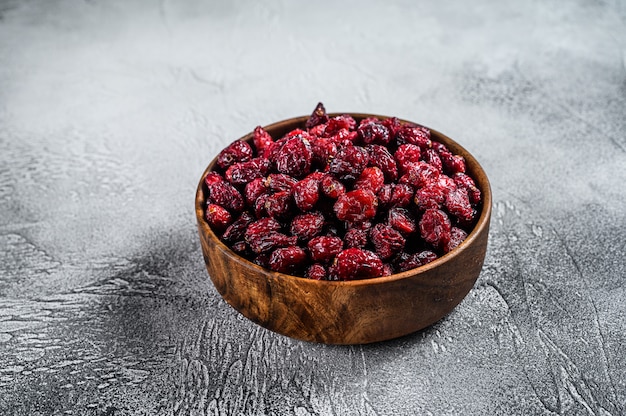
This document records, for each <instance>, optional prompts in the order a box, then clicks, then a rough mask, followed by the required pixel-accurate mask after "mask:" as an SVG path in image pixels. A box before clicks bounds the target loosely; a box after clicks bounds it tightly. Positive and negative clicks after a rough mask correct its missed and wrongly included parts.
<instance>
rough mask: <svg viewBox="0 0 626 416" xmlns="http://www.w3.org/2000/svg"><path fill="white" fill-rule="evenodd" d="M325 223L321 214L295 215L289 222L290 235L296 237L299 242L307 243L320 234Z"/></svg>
mask: <svg viewBox="0 0 626 416" xmlns="http://www.w3.org/2000/svg"><path fill="white" fill-rule="evenodd" d="M325 222H326V221H325V218H324V215H322V213H321V212H311V213H307V214H300V215H296V216H295V217H294V219H293V220H292V221H291V225H290V231H291V235H295V236H297V237H298V239H299V240H301V241H309V240H310V239H311V238H313V237H315V236H317V235H319V234H320V233H321V232H322V229H323V228H324V223H325Z"/></svg>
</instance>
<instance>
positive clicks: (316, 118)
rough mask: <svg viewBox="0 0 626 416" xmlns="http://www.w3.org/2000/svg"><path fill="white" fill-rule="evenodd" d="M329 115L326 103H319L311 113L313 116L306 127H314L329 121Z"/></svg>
mask: <svg viewBox="0 0 626 416" xmlns="http://www.w3.org/2000/svg"><path fill="white" fill-rule="evenodd" d="M328 119H329V117H328V115H327V114H326V108H324V104H322V103H318V104H317V106H316V107H315V110H313V112H312V113H311V116H310V117H309V118H308V119H307V121H306V124H305V127H306V128H307V129H310V128H313V127H315V126H318V125H320V124H325V123H327V122H328Z"/></svg>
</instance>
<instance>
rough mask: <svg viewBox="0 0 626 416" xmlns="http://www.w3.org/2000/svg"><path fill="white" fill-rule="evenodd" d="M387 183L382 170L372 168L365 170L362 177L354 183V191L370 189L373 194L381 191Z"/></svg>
mask: <svg viewBox="0 0 626 416" xmlns="http://www.w3.org/2000/svg"><path fill="white" fill-rule="evenodd" d="M384 183H385V175H384V174H383V171H382V170H380V168H378V167H376V166H371V167H368V168H365V169H363V172H361V175H360V176H359V178H358V179H357V180H356V182H355V183H354V189H369V190H370V191H372V192H373V193H377V192H378V191H380V188H382V186H383V185H384Z"/></svg>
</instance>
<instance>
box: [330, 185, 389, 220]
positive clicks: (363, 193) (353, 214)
mask: <svg viewBox="0 0 626 416" xmlns="http://www.w3.org/2000/svg"><path fill="white" fill-rule="evenodd" d="M377 206H378V200H377V199H376V195H374V193H373V192H372V191H370V190H369V189H357V190H354V191H350V192H346V193H345V194H343V195H341V196H340V197H339V198H338V199H337V202H335V205H334V206H333V210H334V211H335V215H336V216H337V218H338V219H339V221H346V222H350V223H358V222H363V221H366V220H369V219H372V218H374V217H375V216H376V208H377Z"/></svg>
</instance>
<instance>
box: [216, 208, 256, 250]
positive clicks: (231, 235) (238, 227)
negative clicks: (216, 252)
mask: <svg viewBox="0 0 626 416" xmlns="http://www.w3.org/2000/svg"><path fill="white" fill-rule="evenodd" d="M253 222H254V217H253V216H252V214H250V213H249V212H248V211H244V212H242V213H241V215H240V216H239V218H237V219H236V220H235V221H233V223H232V224H230V225H229V226H228V228H226V231H224V234H222V240H223V241H225V242H226V243H234V242H236V241H240V240H243V238H244V235H245V232H246V229H247V228H248V226H249V225H250V224H252V223H253Z"/></svg>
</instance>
